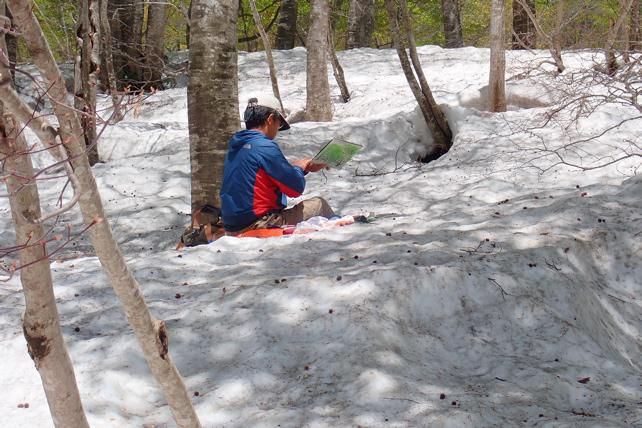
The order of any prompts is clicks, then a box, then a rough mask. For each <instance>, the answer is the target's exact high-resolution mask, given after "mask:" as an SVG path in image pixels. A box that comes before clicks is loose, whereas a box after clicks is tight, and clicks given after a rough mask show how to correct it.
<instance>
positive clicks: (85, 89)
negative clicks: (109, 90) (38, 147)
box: [74, 0, 100, 165]
mask: <svg viewBox="0 0 642 428" xmlns="http://www.w3.org/2000/svg"><path fill="white" fill-rule="evenodd" d="M79 15H80V16H79V19H78V27H77V29H76V35H77V36H78V37H77V38H78V43H79V44H80V46H79V50H78V54H77V55H76V73H75V76H74V88H75V95H76V98H75V106H76V108H77V109H78V110H80V111H82V112H83V114H82V116H81V118H80V121H81V124H82V128H83V131H84V133H83V136H84V140H85V147H86V148H87V158H88V159H89V164H90V165H95V164H97V163H98V162H99V158H98V144H97V140H96V85H97V84H98V73H99V70H100V20H99V6H98V0H81V1H80V14H79Z"/></svg>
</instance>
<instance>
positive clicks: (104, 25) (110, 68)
mask: <svg viewBox="0 0 642 428" xmlns="http://www.w3.org/2000/svg"><path fill="white" fill-rule="evenodd" d="M99 1H100V11H99V13H100V49H101V51H102V59H103V60H102V61H101V63H102V64H103V67H101V73H102V79H103V83H104V85H105V87H106V88H107V91H108V92H109V94H110V95H111V101H112V105H113V109H114V112H113V115H112V122H120V121H121V120H122V118H123V115H122V111H121V108H120V99H119V97H118V82H117V80H116V72H115V71H114V57H113V49H114V48H113V44H112V36H111V25H110V24H109V16H108V15H107V13H108V12H107V10H108V9H107V5H108V3H109V0H99Z"/></svg>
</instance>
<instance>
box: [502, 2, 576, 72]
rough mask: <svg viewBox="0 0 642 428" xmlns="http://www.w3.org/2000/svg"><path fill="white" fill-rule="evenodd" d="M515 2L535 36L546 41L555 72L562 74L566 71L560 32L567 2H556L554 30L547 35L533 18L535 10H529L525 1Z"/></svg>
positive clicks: (534, 17) (535, 18)
mask: <svg viewBox="0 0 642 428" xmlns="http://www.w3.org/2000/svg"><path fill="white" fill-rule="evenodd" d="M514 1H515V2H517V3H519V5H520V6H521V7H522V9H523V10H524V12H525V13H526V14H527V15H528V17H529V19H530V20H531V23H532V24H533V26H534V27H535V30H536V31H537V35H538V36H540V37H543V38H544V39H545V40H546V43H547V44H548V50H549V52H550V53H551V57H552V58H553V62H554V63H555V66H556V67H557V72H558V73H563V72H564V70H565V69H566V66H564V61H563V60H562V37H561V35H562V31H563V28H562V27H563V22H564V13H565V9H566V1H567V0H558V1H557V5H556V6H555V28H554V29H553V34H552V36H551V35H548V34H547V33H546V32H544V30H543V29H542V27H541V26H540V25H539V22H538V21H537V17H536V16H535V10H534V9H531V8H530V7H529V6H528V3H527V0H514Z"/></svg>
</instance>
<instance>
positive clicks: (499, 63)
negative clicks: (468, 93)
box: [488, 0, 506, 112]
mask: <svg viewBox="0 0 642 428" xmlns="http://www.w3.org/2000/svg"><path fill="white" fill-rule="evenodd" d="M505 72H506V57H505V53H504V0H492V4H491V12H490V73H489V78H488V110H489V111H492V112H501V111H506V74H505Z"/></svg>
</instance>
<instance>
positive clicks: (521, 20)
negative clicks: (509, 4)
mask: <svg viewBox="0 0 642 428" xmlns="http://www.w3.org/2000/svg"><path fill="white" fill-rule="evenodd" d="M524 1H525V3H526V6H527V7H528V8H529V9H530V10H531V11H532V12H533V15H534V16H537V13H536V9H535V0H524ZM536 42H537V33H536V31H535V27H534V24H533V21H532V20H531V18H530V16H529V15H528V13H527V12H526V10H525V8H524V6H522V2H520V1H517V0H513V49H535V45H536Z"/></svg>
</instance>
